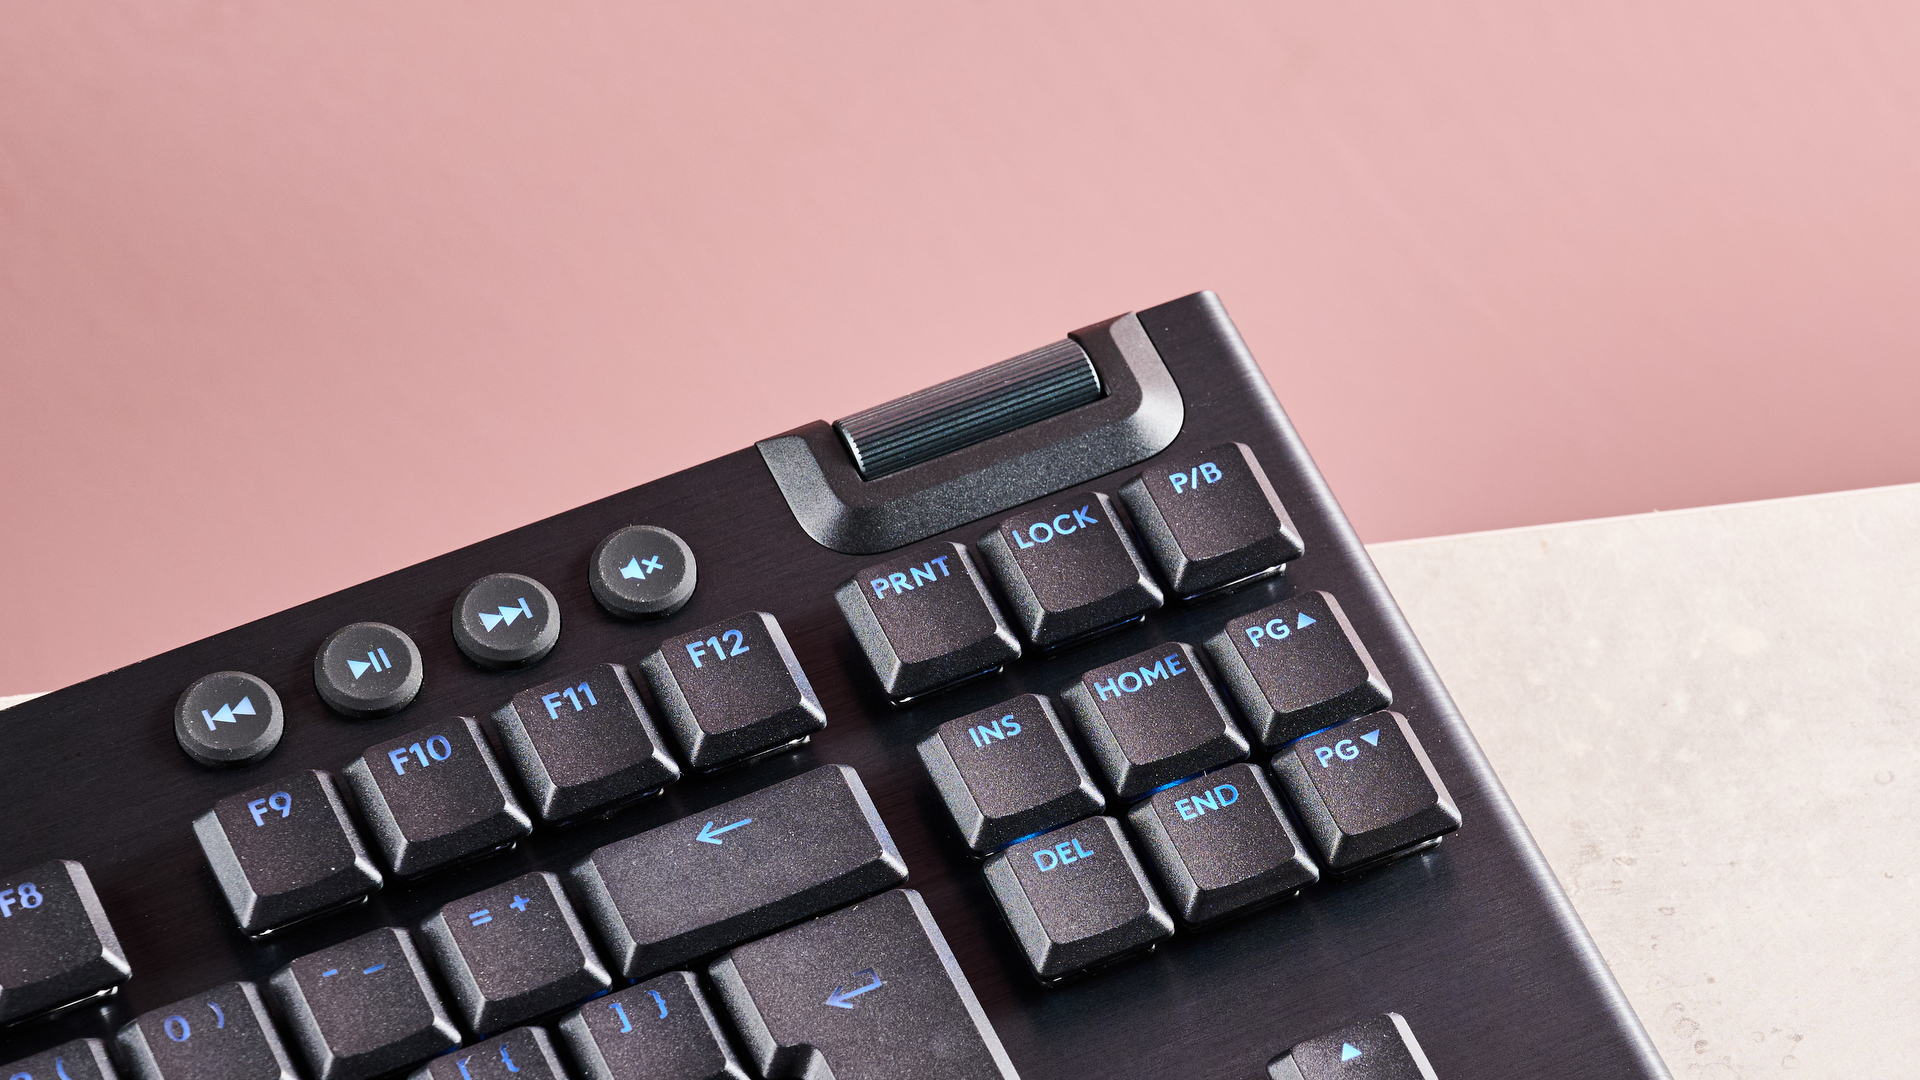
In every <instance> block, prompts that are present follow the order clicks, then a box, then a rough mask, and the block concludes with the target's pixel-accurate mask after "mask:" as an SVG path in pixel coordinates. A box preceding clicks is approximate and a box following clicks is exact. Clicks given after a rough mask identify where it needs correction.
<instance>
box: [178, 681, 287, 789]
mask: <svg viewBox="0 0 1920 1080" xmlns="http://www.w3.org/2000/svg"><path fill="white" fill-rule="evenodd" d="M286 728H287V716H286V713H285V711H283V710H282V709H281V707H280V695H279V694H276V693H274V692H273V687H271V686H268V685H267V683H266V680H264V679H261V678H260V677H258V676H255V675H249V674H247V673H246V672H244V671H216V672H214V673H213V674H211V675H206V676H202V677H201V678H199V679H197V680H195V682H194V684H193V685H192V686H189V687H187V692H186V693H184V694H181V695H180V700H179V702H177V703H176V704H175V705H174V707H173V735H174V738H175V739H177V740H178V741H179V743H180V749H182V750H184V751H186V753H187V756H188V757H190V758H192V759H193V760H195V761H197V762H199V763H200V764H202V765H205V766H206V767H208V768H210V769H237V768H240V767H241V766H244V765H251V764H253V763H254V762H256V761H259V760H260V759H262V758H264V757H266V756H267V755H268V754H271V753H273V748H274V747H276V746H279V745H280V736H281V734H282V733H284V732H285V731H286Z"/></svg>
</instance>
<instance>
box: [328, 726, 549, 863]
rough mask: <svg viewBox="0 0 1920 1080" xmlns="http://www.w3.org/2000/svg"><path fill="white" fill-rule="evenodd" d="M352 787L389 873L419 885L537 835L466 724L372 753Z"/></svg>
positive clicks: (356, 764) (352, 768) (425, 732)
mask: <svg viewBox="0 0 1920 1080" xmlns="http://www.w3.org/2000/svg"><path fill="white" fill-rule="evenodd" d="M346 777H347V787H348V788H349V789H350V790H351V791H352V792H353V797H354V800H355V801H356V802H358V803H359V805H360V812H361V817H362V818H363V819H364V820H365V821H366V822H367V824H368V825H369V826H370V827H371V828H372V829H373V838H374V843H375V844H376V845H377V846H378V847H379V848H380V855H381V857H382V858H383V859H384V860H385V861H386V865H387V869H389V870H391V871H393V872H394V873H395V874H398V875H400V876H401V877H414V876H417V875H419V874H424V873H426V872H427V871H429V870H437V869H439V868H440V867H442V866H446V865H447V864H449V863H454V862H458V861H460V860H462V859H466V858H470V857H473V856H476V855H482V854H485V853H487V852H489V851H492V850H494V849H495V848H498V847H501V846H503V845H506V844H510V843H512V842H514V841H515V840H518V839H519V838H520V837H522V836H525V835H527V833H529V832H531V831H532V823H531V822H530V821H529V820H528V819H527V812H526V811H525V810H522V809H521V808H520V804H519V803H518V802H516V801H514V798H513V793H512V792H510V791H508V790H507V779H506V777H504V776H502V775H501V774H500V765H499V763H498V762H496V761H494V760H493V751H492V750H490V749H489V748H488V747H487V739H486V736H484V735H482V734H481V733H480V725H479V724H476V723H474V722H473V721H472V720H470V719H468V718H467V717H464V716H457V717H454V718H453V719H451V720H447V721H443V722H441V723H438V724H430V725H428V726H427V727H423V728H421V729H419V730H418V731H412V732H409V733H407V734H405V735H402V736H400V737H399V738H397V739H394V740H393V741H392V742H383V743H379V744H377V745H374V746H370V747H368V748H367V750H366V752H365V753H363V754H361V755H360V756H359V757H358V758H356V759H354V761H353V763H352V764H350V765H348V766H347V768H346Z"/></svg>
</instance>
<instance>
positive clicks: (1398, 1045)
mask: <svg viewBox="0 0 1920 1080" xmlns="http://www.w3.org/2000/svg"><path fill="white" fill-rule="evenodd" d="M1267 1076H1268V1077H1270V1078H1271V1080H1438V1078H1437V1077H1435V1076H1434V1073H1433V1066H1432V1065H1430V1064H1428V1063H1427V1055H1426V1054H1425V1053H1424V1052H1423V1051H1422V1050H1421V1049H1420V1041H1419V1040H1418V1039H1415V1038H1414V1037H1413V1029H1412V1028H1410V1027H1408V1026H1407V1020H1406V1017H1403V1016H1401V1015H1400V1014H1399V1013H1384V1014H1382V1015H1380V1016H1369V1017H1367V1018H1366V1019H1365V1020H1362V1021H1360V1022H1359V1023H1357V1024H1349V1025H1347V1026H1346V1027H1343V1028H1341V1029H1340V1030H1339V1031H1335V1032H1330V1033H1328V1034H1326V1035H1322V1036H1320V1037H1319V1038H1315V1039H1308V1040H1307V1041H1306V1042H1303V1043H1298V1044H1296V1045H1295V1046H1294V1048H1293V1049H1291V1050H1289V1051H1287V1052H1286V1053H1284V1054H1281V1055H1280V1056H1279V1057H1277V1058H1274V1059H1273V1060H1272V1061H1271V1062H1268V1063H1267Z"/></svg>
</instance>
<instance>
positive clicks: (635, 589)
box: [587, 525, 696, 619]
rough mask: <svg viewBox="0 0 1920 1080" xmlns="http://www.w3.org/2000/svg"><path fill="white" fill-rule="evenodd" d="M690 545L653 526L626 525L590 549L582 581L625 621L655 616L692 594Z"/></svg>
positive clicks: (668, 612)
mask: <svg viewBox="0 0 1920 1080" xmlns="http://www.w3.org/2000/svg"><path fill="white" fill-rule="evenodd" d="M695 577H696V574H695V567H694V562H693V549H692V548H690V547H688V546H687V542H686V541H685V540H682V539H680V538H679V537H678V536H675V535H674V534H672V533H670V532H668V531H667V530H665V529H662V528H659V527H658V526H654V525H629V526H627V527H626V528H624V529H621V530H620V531H618V532H616V533H614V534H612V535H611V536H608V537H607V538H606V539H605V540H602V541H600V546H599V547H597V548H594V549H593V565H592V566H591V568H589V570H588V572H587V583H588V584H589V585H591V586H592V587H593V598H594V599H595V600H598V601H600V606H601V607H603V608H606V609H607V610H608V611H610V612H612V613H614V614H615V615H619V616H621V617H622V618H628V619H644V618H658V617H659V616H662V615H671V614H673V613H674V612H676V611H679V610H680V609H681V608H683V607H686V606H687V601H688V600H691V599H692V598H693V586H694V579H695Z"/></svg>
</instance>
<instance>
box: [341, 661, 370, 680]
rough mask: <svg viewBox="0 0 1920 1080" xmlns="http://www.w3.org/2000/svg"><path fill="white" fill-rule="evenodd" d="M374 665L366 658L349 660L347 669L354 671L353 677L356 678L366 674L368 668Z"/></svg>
mask: <svg viewBox="0 0 1920 1080" xmlns="http://www.w3.org/2000/svg"><path fill="white" fill-rule="evenodd" d="M372 666H373V665H372V664H369V663H367V662H366V661H365V660H349V661H347V669H348V670H349V671H352V672H353V677H354V678H356V679H357V678H359V677H360V676H362V675H365V674H366V673H367V669H368V668H370V667H372Z"/></svg>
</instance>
